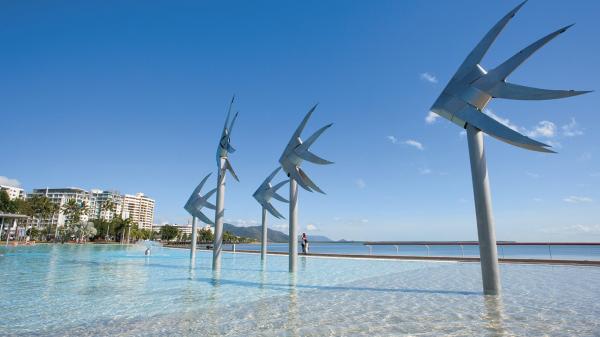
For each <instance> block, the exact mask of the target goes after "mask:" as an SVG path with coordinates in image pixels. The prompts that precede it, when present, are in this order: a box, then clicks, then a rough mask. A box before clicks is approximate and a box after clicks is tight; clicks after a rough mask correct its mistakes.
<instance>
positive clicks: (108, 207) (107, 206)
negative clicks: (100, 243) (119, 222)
mask: <svg viewBox="0 0 600 337" xmlns="http://www.w3.org/2000/svg"><path fill="white" fill-rule="evenodd" d="M100 209H101V211H105V212H109V214H110V215H111V216H110V217H109V219H112V218H113V217H114V215H115V213H114V212H115V209H116V204H115V203H114V202H113V201H112V200H106V201H104V202H103V203H102V206H101V207H100ZM109 233H110V222H109V223H108V227H107V228H106V235H105V236H104V240H108V236H109Z"/></svg>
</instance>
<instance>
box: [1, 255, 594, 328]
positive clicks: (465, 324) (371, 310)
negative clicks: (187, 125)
mask: <svg viewBox="0 0 600 337" xmlns="http://www.w3.org/2000/svg"><path fill="white" fill-rule="evenodd" d="M144 249H145V247H142V246H129V247H127V246H119V245H111V246H101V245H38V246H35V247H10V248H5V247H2V248H0V279H1V280H2V290H1V291H0V308H2V318H1V319H0V335H2V336H42V335H43V336H48V335H49V336H109V335H125V336H139V335H153V336H176V335H190V336H191V335H193V336H209V335H225V336H273V335H275V336H328V335H333V336H337V335H345V336H373V335H376V336H402V335H409V336H414V335H424V336H437V335H453V336H466V335H474V336H504V335H506V336H513V335H517V336H541V335H552V336H598V335H600V289H599V288H598V284H599V283H598V281H600V268H597V267H567V266H542V265H535V266H533V265H513V264H511V265H507V264H503V265H501V266H500V268H501V273H502V282H503V296H502V297H501V298H489V297H488V298H486V297H485V296H483V295H482V294H481V289H480V282H481V281H480V270H479V265H478V264H473V263H439V262H410V261H382V260H370V259H364V260H349V259H334V258H314V257H309V258H305V257H300V261H299V272H298V274H297V276H296V277H292V276H290V274H289V273H288V272H287V256H269V257H268V262H267V263H266V264H265V265H262V264H261V262H260V258H259V256H258V255H257V254H243V253H237V254H230V253H226V254H224V259H223V269H222V271H221V272H220V273H219V274H214V273H213V272H212V271H211V270H210V264H211V255H210V253H207V252H199V254H198V258H197V264H196V268H195V269H194V270H192V271H191V270H190V269H189V260H188V256H189V251H187V250H179V249H167V248H162V249H157V250H155V251H154V253H153V255H152V256H150V257H145V256H144V255H143V251H144Z"/></svg>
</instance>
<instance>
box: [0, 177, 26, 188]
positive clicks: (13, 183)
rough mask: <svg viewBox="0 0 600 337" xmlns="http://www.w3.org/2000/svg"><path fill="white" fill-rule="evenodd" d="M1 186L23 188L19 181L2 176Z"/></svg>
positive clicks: (0, 179)
mask: <svg viewBox="0 0 600 337" xmlns="http://www.w3.org/2000/svg"><path fill="white" fill-rule="evenodd" d="M0 185H5V186H12V187H21V183H20V182H19V181H18V180H17V179H11V178H8V177H5V176H0Z"/></svg>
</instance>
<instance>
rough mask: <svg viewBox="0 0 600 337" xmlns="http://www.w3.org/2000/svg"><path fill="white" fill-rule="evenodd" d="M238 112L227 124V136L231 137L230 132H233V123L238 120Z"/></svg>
mask: <svg viewBox="0 0 600 337" xmlns="http://www.w3.org/2000/svg"><path fill="white" fill-rule="evenodd" d="M239 114H240V113H239V111H238V112H236V113H235V115H233V119H232V120H231V124H229V135H230V136H231V130H233V124H235V121H236V120H237V118H238V115H239Z"/></svg>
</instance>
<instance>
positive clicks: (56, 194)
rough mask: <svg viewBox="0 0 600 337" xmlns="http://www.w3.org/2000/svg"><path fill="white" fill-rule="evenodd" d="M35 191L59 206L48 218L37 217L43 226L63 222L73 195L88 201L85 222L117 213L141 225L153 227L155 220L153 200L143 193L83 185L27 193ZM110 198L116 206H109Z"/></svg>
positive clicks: (42, 189) (79, 201)
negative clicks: (88, 187) (112, 207)
mask: <svg viewBox="0 0 600 337" xmlns="http://www.w3.org/2000/svg"><path fill="white" fill-rule="evenodd" d="M34 195H43V196H46V197H47V198H48V199H50V201H51V202H53V203H55V204H56V205H57V206H58V207H59V208H58V212H56V213H55V214H54V215H52V216H50V217H49V218H46V219H40V220H39V221H37V219H35V222H34V223H35V224H39V226H40V227H47V226H52V227H55V226H58V227H61V226H64V225H65V220H66V219H65V215H64V213H63V211H62V208H63V205H65V204H66V203H67V202H68V201H69V200H70V199H74V200H75V201H76V202H78V203H82V204H85V207H86V208H85V209H86V212H85V214H83V215H82V216H81V222H86V221H89V220H92V219H103V220H106V221H110V220H112V219H113V217H115V216H122V217H123V218H130V219H131V220H132V221H133V222H134V223H136V224H137V225H138V226H139V228H147V229H151V228H152V222H153V221H154V203H155V202H154V200H153V199H150V198H148V197H147V196H145V195H144V194H143V193H137V194H136V195H129V194H126V195H121V194H120V193H119V192H116V191H103V190H97V189H94V190H91V191H89V192H88V191H86V190H84V189H81V188H75V187H67V188H39V189H34V190H33V192H31V193H30V194H28V195H27V197H28V198H30V197H32V196H34ZM108 201H110V202H111V203H112V204H113V206H114V209H113V210H108V209H106V207H105V206H106V203H107V202H108Z"/></svg>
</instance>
